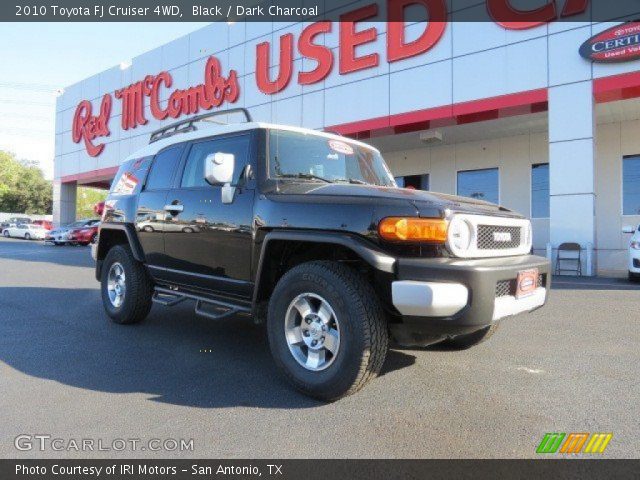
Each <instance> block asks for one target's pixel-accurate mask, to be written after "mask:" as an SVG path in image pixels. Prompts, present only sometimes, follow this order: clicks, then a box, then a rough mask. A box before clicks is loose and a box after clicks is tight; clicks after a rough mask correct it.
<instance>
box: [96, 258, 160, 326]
mask: <svg viewBox="0 0 640 480" xmlns="http://www.w3.org/2000/svg"><path fill="white" fill-rule="evenodd" d="M100 283H101V287H100V289H101V292H102V303H103V304H104V309H105V311H106V312H107V315H109V317H111V319H112V320H113V321H114V322H115V323H119V324H131V323H138V322H140V321H142V320H144V319H145V318H146V317H147V315H148V314H149V311H150V310H151V305H152V301H151V298H152V295H153V283H152V281H151V279H150V278H149V274H148V273H147V271H146V270H145V268H144V266H143V265H142V264H141V263H140V262H138V261H136V259H135V258H133V254H132V253H131V250H130V249H129V247H127V246H123V245H116V246H115V247H113V248H112V249H111V250H109V253H107V256H106V258H105V260H104V264H103V266H102V272H101V282H100Z"/></svg>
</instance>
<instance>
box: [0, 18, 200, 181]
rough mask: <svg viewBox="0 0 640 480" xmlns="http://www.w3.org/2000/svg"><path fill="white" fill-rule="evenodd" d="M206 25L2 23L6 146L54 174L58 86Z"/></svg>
mask: <svg viewBox="0 0 640 480" xmlns="http://www.w3.org/2000/svg"><path fill="white" fill-rule="evenodd" d="M205 25H206V23H4V24H3V23H0V150H8V151H11V152H13V153H15V154H16V155H17V156H18V158H21V159H26V160H32V161H37V162H38V163H39V165H40V167H41V168H42V170H43V171H44V173H45V176H46V177H47V178H48V179H51V178H53V158H54V141H55V101H56V91H57V90H59V89H63V88H64V87H66V86H69V85H72V84H74V83H76V82H78V81H80V80H82V79H84V78H86V77H89V76H91V75H94V74H96V73H99V72H101V71H103V70H106V69H108V68H111V67H113V66H114V65H119V64H120V63H121V62H126V61H130V60H131V58H133V57H135V56H137V55H139V54H141V53H144V52H146V51H149V50H152V49H154V48H156V47H158V46H160V45H163V44H165V43H167V42H170V41H171V40H174V39H176V38H178V37H181V36H183V35H186V34H188V33H191V32H193V31H194V30H197V29H199V28H201V27H203V26H205ZM132 40H134V41H132Z"/></svg>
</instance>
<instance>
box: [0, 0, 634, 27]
mask: <svg viewBox="0 0 640 480" xmlns="http://www.w3.org/2000/svg"><path fill="white" fill-rule="evenodd" d="M638 18H640V0H615V1H612V0H468V1H464V2H460V1H454V0H360V1H354V0H107V1H106V2H105V1H104V0H14V1H13V2H12V1H10V0H9V1H3V2H0V21H2V22H45V21H46V22H193V21H197V22H203V21H205V22H299V21H322V20H327V21H341V20H342V21H381V22H400V21H404V22H417V21H425V20H429V21H441V22H487V21H494V22H499V23H508V24H510V27H509V28H515V29H517V28H529V27H530V26H531V25H533V24H539V23H544V22H551V21H555V22H589V21H590V22H605V21H622V20H636V19H638Z"/></svg>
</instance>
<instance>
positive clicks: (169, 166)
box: [145, 145, 183, 190]
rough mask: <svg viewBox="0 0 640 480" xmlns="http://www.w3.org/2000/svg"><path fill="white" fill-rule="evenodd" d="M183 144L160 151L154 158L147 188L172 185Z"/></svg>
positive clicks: (161, 187)
mask: <svg viewBox="0 0 640 480" xmlns="http://www.w3.org/2000/svg"><path fill="white" fill-rule="evenodd" d="M182 148H183V147H182V145H178V146H175V147H171V148H167V149H166V150H163V151H162V152H160V153H158V154H157V155H156V156H155V158H154V159H153V165H151V172H149V177H148V178H147V183H146V187H145V188H146V190H159V189H163V188H170V187H171V180H172V179H173V174H174V172H175V171H176V168H177V167H178V162H179V161H180V154H181V153H182Z"/></svg>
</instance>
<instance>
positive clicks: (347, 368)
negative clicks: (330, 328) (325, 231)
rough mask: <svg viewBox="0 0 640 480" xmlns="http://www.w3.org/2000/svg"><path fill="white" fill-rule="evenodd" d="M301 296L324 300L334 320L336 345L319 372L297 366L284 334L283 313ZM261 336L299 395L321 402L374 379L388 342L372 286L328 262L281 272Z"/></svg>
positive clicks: (346, 392) (304, 264)
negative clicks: (264, 333)
mask: <svg viewBox="0 0 640 480" xmlns="http://www.w3.org/2000/svg"><path fill="white" fill-rule="evenodd" d="M302 293H313V294H316V295H320V296H321V297H322V298H324V299H325V300H326V301H327V302H328V303H329V304H330V306H331V308H332V309H333V310H334V312H335V314H336V318H337V319H338V321H339V325H340V347H339V349H338V352H337V354H336V356H335V359H334V360H333V363H331V364H330V365H329V366H328V367H327V368H325V369H324V370H320V371H311V370H308V369H306V368H305V367H303V366H302V365H300V364H299V363H298V362H297V361H296V359H295V358H294V356H293V355H292V353H291V351H290V350H289V345H288V343H287V340H286V337H285V334H284V331H285V328H284V325H285V316H286V312H287V309H288V307H289V305H290V303H291V302H292V300H293V299H294V298H296V297H297V296H298V295H300V294H302ZM267 333H268V337H269V345H270V347H271V353H272V355H273V357H274V360H275V362H276V364H277V366H278V367H279V369H280V371H281V372H282V373H283V374H284V376H285V377H286V378H287V379H288V380H289V381H290V382H291V383H292V384H293V385H294V386H295V387H296V388H297V389H298V390H300V391H301V392H303V393H304V394H306V395H309V396H311V397H314V398H318V399H321V400H324V401H334V400H337V399H339V398H341V397H344V396H347V395H351V394H353V393H355V392H357V391H358V390H360V389H361V388H362V387H364V385H365V384H366V383H367V382H368V381H370V380H371V379H373V378H375V377H376V376H377V375H378V373H380V370H381V369H382V365H383V363H384V361H385V358H386V355H387V349H388V344H389V339H388V332H387V325H386V320H385V315H384V311H383V309H382V306H381V305H380V301H379V299H378V297H377V295H376V293H375V291H374V290H373V288H372V286H371V285H370V284H369V283H368V282H367V281H366V280H365V278H364V277H363V276H362V275H360V274H359V273H358V272H356V271H355V270H353V269H352V268H350V267H348V266H346V265H343V264H340V263H337V262H330V261H313V262H307V263H303V264H300V265H298V266H296V267H294V268H292V269H291V270H289V271H288V272H287V273H285V274H284V276H283V277H282V278H281V279H280V281H279V282H278V284H277V285H276V287H275V290H274V292H273V294H272V295H271V298H270V301H269V307H268V313H267Z"/></svg>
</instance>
